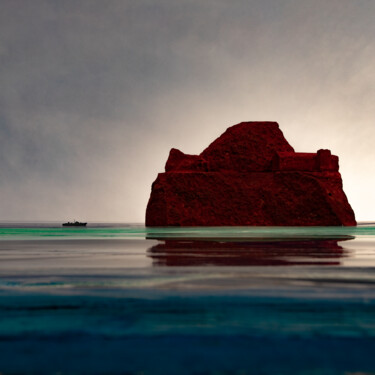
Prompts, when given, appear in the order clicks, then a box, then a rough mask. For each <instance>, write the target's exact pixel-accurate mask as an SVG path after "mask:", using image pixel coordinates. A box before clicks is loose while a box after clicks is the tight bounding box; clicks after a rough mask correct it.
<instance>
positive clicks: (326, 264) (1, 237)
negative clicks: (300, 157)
mask: <svg viewBox="0 0 375 375" xmlns="http://www.w3.org/2000/svg"><path fill="white" fill-rule="evenodd" d="M0 374H2V375H4V374H128V375H130V374H132V375H133V374H134V375H135V374H137V375H140V374H143V375H148V374H157V375H169V374H170V375H172V374H173V375H178V374H181V375H185V374H186V375H187V374H194V375H206V374H212V375H219V374H222V375H234V374H236V375H245V374H260V375H262V374H264V375H266V374H285V375H286V374H288V375H289V374H306V375H313V374H327V375H328V374H345V375H369V374H375V225H373V224H371V223H363V224H361V225H359V226H358V227H350V228H348V227H309V228H307V227H302V228H301V227H299V228H294V227H216V228H206V227H205V228H145V227H144V226H143V225H139V224H118V223H115V224H110V223H89V224H88V226H87V227H86V228H63V227H62V226H61V223H0Z"/></svg>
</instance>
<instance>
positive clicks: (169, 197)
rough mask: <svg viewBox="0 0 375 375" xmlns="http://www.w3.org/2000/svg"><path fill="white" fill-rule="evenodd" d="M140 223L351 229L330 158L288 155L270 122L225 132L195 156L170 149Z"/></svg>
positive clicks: (351, 218)
mask: <svg viewBox="0 0 375 375" xmlns="http://www.w3.org/2000/svg"><path fill="white" fill-rule="evenodd" d="M165 169H166V172H165V173H160V174H159V175H158V177H157V179H156V181H155V182H154V183H153V185H152V192H151V197H150V200H149V202H148V206H147V211H146V225H147V226H232V225H236V226H242V225H258V226H280V225H286V226H327V225H345V226H352V225H356V221H355V217H354V213H353V210H352V208H351V207H350V204H349V203H348V200H347V198H346V196H345V193H344V191H343V189H342V180H341V175H340V173H339V171H338V157H337V156H335V155H331V152H330V151H329V150H319V151H318V152H317V153H296V152H294V150H293V148H292V147H291V146H290V145H289V143H288V142H287V141H286V139H285V138H284V136H283V134H282V132H281V130H280V129H279V126H278V124H277V123H276V122H244V123H241V124H238V125H235V126H232V127H230V128H229V129H227V131H226V132H225V133H224V134H223V135H221V136H220V137H219V138H218V139H217V140H215V141H214V142H213V143H212V144H211V145H210V146H209V147H208V148H206V149H205V150H204V151H203V152H202V153H201V154H200V155H185V154H184V153H182V152H181V151H179V150H176V149H172V150H171V152H170V155H169V158H168V160H167V163H166V167H165Z"/></svg>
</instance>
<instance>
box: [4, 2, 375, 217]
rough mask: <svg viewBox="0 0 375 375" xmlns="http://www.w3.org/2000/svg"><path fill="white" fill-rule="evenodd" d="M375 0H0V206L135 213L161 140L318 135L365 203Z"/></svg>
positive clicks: (311, 143) (310, 139) (352, 197)
mask: <svg viewBox="0 0 375 375" xmlns="http://www.w3.org/2000/svg"><path fill="white" fill-rule="evenodd" d="M374 19H375V1H374V0H227V1H224V0H215V1H211V0H133V1H130V0H106V1H104V0H33V1H29V0H1V1H0V88H1V89H0V140H1V145H0V191H1V199H0V220H65V219H73V218H76V219H81V220H88V221H123V222H143V221H144V213H145V208H146V204H147V200H148V197H149V194H150V190H151V183H152V182H153V181H154V179H155V178H156V175H157V173H158V172H161V171H163V168H164V164H165V161H166V158H167V156H168V153H169V150H170V148H171V147H177V148H180V149H181V150H182V151H184V152H186V153H199V152H201V151H202V150H203V149H204V148H205V147H206V146H207V145H208V144H209V143H210V142H211V141H213V140H214V139H215V138H217V137H218V136H219V135H220V134H221V133H223V131H224V130H225V129H226V128H227V127H229V126H231V125H234V124H236V123H238V122H241V121H255V120H272V121H278V122H279V124H280V127H281V129H282V130H283V132H284V134H285V136H286V138H287V139H288V141H289V142H290V143H291V145H292V146H293V147H294V148H295V150H296V151H304V152H315V151H316V150H317V149H319V148H330V149H331V150H332V151H333V152H334V153H335V154H337V155H338V156H339V157H340V171H341V173H342V176H343V181H344V190H345V192H346V193H347V196H348V198H349V201H350V203H351V204H352V207H353V209H354V211H355V212H356V216H357V219H359V220H372V219H375V213H374V210H375V199H374V187H375V174H374V162H375V126H374V119H375V74H374V61H375V46H374V41H375V23H374Z"/></svg>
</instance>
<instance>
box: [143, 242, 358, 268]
mask: <svg viewBox="0 0 375 375" xmlns="http://www.w3.org/2000/svg"><path fill="white" fill-rule="evenodd" d="M349 239H353V237H350V236H348V238H340V239H322V240H320V239H314V240H298V241H297V240H288V241H251V242H249V241H235V242H234V241H219V240H216V241H215V240H163V241H162V242H161V243H159V244H157V245H155V246H153V247H151V248H150V249H149V250H148V255H149V256H150V257H151V258H152V259H153V265H154V266H290V265H320V266H321V265H327V266H336V265H340V258H343V257H346V256H348V251H347V250H345V249H344V248H343V247H342V246H340V245H339V242H340V241H346V240H349Z"/></svg>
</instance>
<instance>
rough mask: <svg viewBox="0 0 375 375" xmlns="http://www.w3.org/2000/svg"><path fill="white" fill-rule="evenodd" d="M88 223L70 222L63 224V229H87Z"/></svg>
mask: <svg viewBox="0 0 375 375" xmlns="http://www.w3.org/2000/svg"><path fill="white" fill-rule="evenodd" d="M86 224H87V223H81V222H79V221H72V222H70V221H68V222H67V223H63V227H85V226H86Z"/></svg>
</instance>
